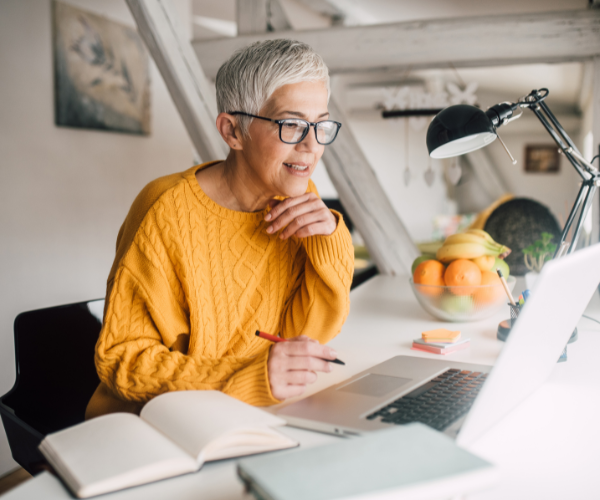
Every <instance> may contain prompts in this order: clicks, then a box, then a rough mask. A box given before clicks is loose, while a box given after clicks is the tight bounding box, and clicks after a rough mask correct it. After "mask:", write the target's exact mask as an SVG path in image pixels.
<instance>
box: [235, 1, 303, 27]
mask: <svg viewBox="0 0 600 500" xmlns="http://www.w3.org/2000/svg"><path fill="white" fill-rule="evenodd" d="M236 8H237V25H238V35H250V34H257V33H267V32H273V31H287V30H291V29H292V26H291V24H290V23H289V21H288V20H287V18H286V16H285V12H284V11H283V9H282V8H281V5H280V4H279V1H278V0H237V5H236Z"/></svg>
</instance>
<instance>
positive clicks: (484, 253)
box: [410, 229, 516, 321]
mask: <svg viewBox="0 0 600 500" xmlns="http://www.w3.org/2000/svg"><path fill="white" fill-rule="evenodd" d="M509 253H510V249H509V248H507V247H505V246H504V245H501V244H499V243H496V242H495V241H494V240H493V239H492V238H491V236H490V235H489V234H488V233H486V232H485V231H482V230H478V229H469V230H467V231H466V232H464V233H459V234H454V235H452V236H449V237H448V238H446V241H445V242H444V244H443V245H442V247H441V248H440V249H439V250H438V251H437V253H436V255H435V256H434V255H423V256H421V257H419V258H418V259H416V260H415V262H414V263H413V266H412V278H411V279H410V285H411V288H412V290H413V293H414V294H415V297H416V298H417V300H418V301H419V304H421V306H422V307H423V309H425V310H426V311H427V312H428V313H430V314H431V315H433V316H435V317H436V318H438V319H441V320H444V321H478V320H481V319H485V318H488V317H490V316H492V315H494V314H495V313H496V312H498V311H499V310H500V309H501V308H502V307H503V306H506V304H507V303H508V298H507V296H506V292H505V290H504V287H503V285H502V282H501V280H500V277H499V276H498V273H497V270H498V269H500V271H501V272H502V275H503V276H504V277H505V278H506V282H507V284H508V288H509V290H511V291H512V289H513V288H514V286H515V283H516V280H515V278H514V277H513V276H510V269H509V267H508V265H507V264H506V262H504V260H503V259H504V257H506V255H508V254H509Z"/></svg>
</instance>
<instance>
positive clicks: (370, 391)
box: [278, 244, 600, 445]
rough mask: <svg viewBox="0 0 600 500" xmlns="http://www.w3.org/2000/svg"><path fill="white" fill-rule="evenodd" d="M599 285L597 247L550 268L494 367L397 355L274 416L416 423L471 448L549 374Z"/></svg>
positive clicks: (325, 426)
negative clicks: (431, 428)
mask: <svg viewBox="0 0 600 500" xmlns="http://www.w3.org/2000/svg"><path fill="white" fill-rule="evenodd" d="M598 283H600V244H597V245H593V246H591V247H589V248H586V249H583V250H580V251H577V252H575V253H573V254H572V255H569V256H567V257H563V258H561V259H559V260H556V261H552V262H549V263H547V264H546V265H545V266H544V268H543V270H542V273H541V274H540V276H539V277H538V279H537V282H536V285H535V288H534V289H533V290H532V293H531V296H530V298H529V300H528V301H527V304H526V306H525V307H524V308H523V311H522V312H521V314H520V315H519V319H518V321H517V322H516V324H515V326H514V327H513V330H512V332H511V333H510V336H509V338H508V340H507V342H506V345H505V346H504V348H503V350H502V352H501V353H500V356H499V357H498V359H497V361H496V363H495V365H494V367H493V369H492V367H491V366H486V365H478V364H471V363H455V362H452V361H451V360H446V359H440V360H436V359H426V358H419V357H414V356H396V357H394V358H391V359H389V360H387V361H385V362H383V363H380V364H378V365H375V366H373V367H372V368H370V369H368V370H365V371H363V372H361V373H359V374H357V375H356V376H354V377H352V378H350V379H348V380H346V381H344V382H342V383H340V384H338V385H335V386H332V387H329V388H327V389H325V390H323V391H321V392H319V393H317V394H314V395H312V396H309V397H308V398H306V399H303V400H300V401H298V402H296V403H293V404H291V405H289V406H287V407H285V408H283V409H282V410H280V411H279V412H278V415H279V416H281V417H282V418H284V419H285V420H286V421H287V423H288V424H289V425H292V426H295V427H301V428H305V429H311V430H317V431H321V432H327V433H333V434H338V435H356V434H360V433H363V432H366V431H372V430H378V429H383V428H387V427H389V426H390V425H401V424H405V423H409V422H414V421H419V422H423V423H425V424H427V425H429V426H431V427H433V428H435V429H438V430H440V431H442V432H444V433H446V434H448V435H450V436H452V437H457V441H458V442H459V443H460V444H461V445H469V444H471V443H472V442H474V441H475V440H476V439H478V438H479V437H480V436H481V435H482V434H484V433H485V432H486V431H487V430H489V429H490V428H491V427H492V426H493V425H495V424H496V423H497V422H499V421H500V420H501V419H502V418H503V417H504V416H505V415H506V414H507V413H509V412H510V411H511V410H512V409H513V408H515V407H516V406H517V405H518V404H519V403H520V402H521V401H523V400H524V399H526V398H527V397H528V396H529V395H530V394H531V393H533V392H534V391H535V390H536V389H537V388H538V387H539V386H541V385H542V384H543V383H544V382H545V380H546V379H547V378H548V377H549V375H550V373H551V372H552V370H553V368H554V367H555V366H556V362H557V360H558V358H559V357H560V355H561V353H562V351H563V349H564V347H565V345H566V344H567V342H568V340H569V337H570V335H571V333H572V332H573V330H574V329H575V327H576V325H577V323H578V321H579V319H580V318H581V315H582V314H583V312H584V310H585V308H586V306H587V304H588V303H589V301H590V299H591V297H592V295H593V293H594V291H595V290H596V289H597V287H598Z"/></svg>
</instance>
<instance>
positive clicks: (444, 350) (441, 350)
mask: <svg viewBox="0 0 600 500" xmlns="http://www.w3.org/2000/svg"><path fill="white" fill-rule="evenodd" d="M467 347H469V342H464V343H462V344H458V345H452V346H449V347H434V346H431V345H425V344H417V343H415V342H413V345H412V349H414V350H415V351H424V352H431V353H433V354H450V353H452V352H456V351H460V350H461V349H466V348H467Z"/></svg>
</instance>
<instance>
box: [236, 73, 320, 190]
mask: <svg viewBox="0 0 600 500" xmlns="http://www.w3.org/2000/svg"><path fill="white" fill-rule="evenodd" d="M258 114H259V115H260V116H264V117H266V118H272V119H274V120H281V119H284V118H301V119H303V120H306V121H309V122H313V123H315V122H319V121H322V120H327V119H328V118H329V113H328V111H327V88H326V87H325V84H324V83H323V82H301V83H293V84H289V85H284V86H283V87H280V88H278V89H277V90H276V91H275V92H273V95H272V96H271V98H270V99H269V100H268V101H267V103H266V104H265V105H264V106H263V108H262V109H261V110H260V112H259V113H258ZM249 135H250V137H249V138H245V139H243V141H241V142H242V145H243V148H242V154H243V156H244V158H245V160H246V163H247V164H248V166H249V167H250V170H251V174H252V177H254V179H255V181H257V183H259V184H262V187H263V188H264V190H265V194H268V196H269V197H272V196H300V195H301V194H304V193H305V192H306V189H307V187H308V179H309V177H310V176H311V175H312V173H313V172H314V170H315V167H316V166H317V163H318V161H319V159H320V158H321V155H322V154H323V149H324V147H325V146H323V145H321V144H319V143H318V142H317V140H316V138H315V131H314V127H311V128H310V130H309V133H308V134H307V136H306V137H305V138H304V140H303V141H302V142H300V143H299V144H285V143H284V142H282V141H281V140H280V139H279V125H277V124H276V123H273V122H268V121H265V120H259V119H257V118H255V119H254V120H253V121H252V124H251V125H250V129H249Z"/></svg>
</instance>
